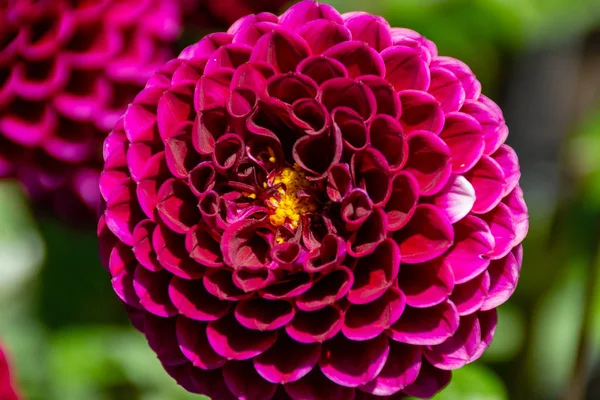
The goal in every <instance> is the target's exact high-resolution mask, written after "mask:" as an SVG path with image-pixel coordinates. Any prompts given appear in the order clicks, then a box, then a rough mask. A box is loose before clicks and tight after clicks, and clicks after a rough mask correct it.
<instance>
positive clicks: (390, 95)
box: [360, 75, 402, 118]
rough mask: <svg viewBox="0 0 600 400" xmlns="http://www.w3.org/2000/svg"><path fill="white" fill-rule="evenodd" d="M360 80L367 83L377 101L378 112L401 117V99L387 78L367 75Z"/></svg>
mask: <svg viewBox="0 0 600 400" xmlns="http://www.w3.org/2000/svg"><path fill="white" fill-rule="evenodd" d="M360 81H361V82H362V83H364V84H365V85H367V86H368V87H369V88H370V89H371V91H372V92H373V94H374V95H375V99H376V102H377V114H387V115H390V116H392V117H394V118H398V117H400V114H401V113H402V106H401V104H400V99H399V98H398V96H397V95H396V92H395V90H394V87H393V86H392V85H391V84H390V83H389V82H388V81H387V80H385V79H383V78H381V77H379V76H373V75H367V76H363V77H361V78H360Z"/></svg>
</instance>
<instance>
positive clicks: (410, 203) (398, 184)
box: [385, 171, 419, 231]
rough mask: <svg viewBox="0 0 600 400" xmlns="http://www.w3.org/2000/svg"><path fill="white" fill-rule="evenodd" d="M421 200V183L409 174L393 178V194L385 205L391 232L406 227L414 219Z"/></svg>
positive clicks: (400, 173)
mask: <svg viewBox="0 0 600 400" xmlns="http://www.w3.org/2000/svg"><path fill="white" fill-rule="evenodd" d="M418 200H419V183H418V182H417V180H416V179H415V178H414V177H413V176H412V174H410V173H408V172H404V171H401V172H398V173H397V174H396V175H395V176H394V177H393V178H392V193H391V195H390V198H389V199H388V201H387V203H386V204H385V212H386V214H387V217H388V224H389V230H390V231H397V230H399V229H401V228H402V227H404V226H405V225H406V224H407V223H408V221H409V220H410V219H411V218H412V216H413V214H414V212H415V210H416V208H417V202H418Z"/></svg>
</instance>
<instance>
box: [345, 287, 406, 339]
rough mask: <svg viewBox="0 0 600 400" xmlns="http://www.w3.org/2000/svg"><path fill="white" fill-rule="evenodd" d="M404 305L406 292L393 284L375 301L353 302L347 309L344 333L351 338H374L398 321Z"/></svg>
mask: <svg viewBox="0 0 600 400" xmlns="http://www.w3.org/2000/svg"><path fill="white" fill-rule="evenodd" d="M404 307H405V301H404V293H402V291H401V290H400V289H398V288H396V287H393V286H392V287H390V288H389V289H388V290H387V292H385V293H384V294H383V296H381V297H380V298H378V299H377V300H375V301H373V302H370V303H367V304H352V305H351V306H350V307H349V308H348V310H346V316H345V318H344V326H343V327H342V333H343V334H344V336H346V337H347V338H348V339H350V340H358V341H362V340H369V339H373V338H375V337H377V336H379V335H381V334H382V333H383V331H385V330H386V329H388V328H389V327H390V326H391V325H392V324H394V323H396V321H398V319H399V318H400V316H401V315H402V312H403V311H404Z"/></svg>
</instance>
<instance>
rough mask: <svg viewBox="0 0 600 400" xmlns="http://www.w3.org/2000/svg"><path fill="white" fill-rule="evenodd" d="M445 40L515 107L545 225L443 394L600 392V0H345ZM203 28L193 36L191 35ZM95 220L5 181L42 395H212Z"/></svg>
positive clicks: (2, 272) (12, 256)
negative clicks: (130, 316)
mask: <svg viewBox="0 0 600 400" xmlns="http://www.w3.org/2000/svg"><path fill="white" fill-rule="evenodd" d="M329 3H332V4H334V5H335V6H337V7H338V9H340V10H341V11H350V10H366V11H370V12H374V13H377V14H380V15H383V16H385V17H386V18H387V19H388V20H389V21H390V23H391V24H392V26H402V27H408V28H413V29H415V30H417V31H419V32H420V33H422V34H424V35H425V36H427V37H428V38H429V39H432V40H433V41H434V42H435V43H436V44H437V45H438V48H439V51H440V54H443V55H450V56H454V57H457V58H460V59H462V60H463V61H465V62H466V63H467V64H469V65H470V66H471V67H472V69H473V71H474V72H475V73H476V74H477V76H478V78H479V79H480V80H481V82H482V84H483V88H484V93H485V94H486V95H488V96H489V97H491V98H492V99H494V100H495V101H496V102H498V103H499V104H500V105H501V107H502V108H503V110H504V112H505V117H506V119H507V122H508V125H509V128H510V129H511V134H510V136H509V140H508V141H509V144H511V145H512V146H513V147H514V148H515V149H516V150H517V152H518V154H519V156H520V160H521V169H522V181H521V185H522V186H523V189H524V191H525V198H526V200H527V203H528V206H529V210H530V213H531V224H530V225H531V228H530V233H529V236H528V238H527V239H526V241H525V260H524V265H523V269H522V275H521V280H520V284H519V288H518V290H517V292H516V293H515V295H514V296H513V297H512V299H511V300H510V301H509V302H508V303H507V304H505V305H504V306H502V307H501V308H500V310H499V316H500V320H499V321H500V322H499V327H498V330H497V333H496V338H495V340H494V342H493V344H492V346H491V348H490V349H489V351H488V352H487V353H486V354H485V355H484V357H483V358H482V360H481V361H479V362H477V363H475V364H474V365H470V366H467V367H465V368H463V369H461V370H459V371H457V372H456V373H455V374H454V380H453V381H452V383H451V384H450V386H449V387H448V388H447V389H446V390H445V391H444V392H442V393H441V394H439V395H438V396H437V397H436V399H440V400H505V399H518V400H520V399H523V400H525V399H567V400H577V399H580V398H586V399H590V400H591V399H600V357H599V355H600V352H599V350H600V290H597V288H600V282H599V280H600V274H599V273H598V270H599V269H600V256H599V252H598V249H599V247H600V0H332V1H329ZM184 37H186V38H189V36H184ZM96 254H97V251H96V239H95V232H94V229H90V230H88V231H86V230H82V229H69V228H65V227H63V226H61V225H59V224H58V223H56V222H55V221H52V220H50V219H47V218H43V217H40V218H37V219H34V217H33V216H32V214H31V211H30V210H29V206H28V204H27V201H26V198H25V197H24V195H23V194H22V191H21V189H20V187H19V186H18V185H17V184H15V183H2V184H0V337H2V338H3V341H4V342H5V343H6V345H7V347H8V348H9V349H10V352H11V354H12V359H13V361H14V364H15V368H16V372H17V375H18V380H19V383H20V386H21V387H22V389H23V392H24V394H25V395H26V398H27V399H30V400H55V399H56V400H58V399H60V400H113V399H114V400H120V399H123V400H125V399H127V400H137V399H140V400H159V399H169V400H170V399H172V400H183V399H192V398H194V399H198V397H197V396H190V395H188V394H186V393H185V392H184V391H183V390H182V389H180V388H178V387H177V386H176V385H175V384H174V383H173V382H172V381H171V379H170V378H168V377H167V375H166V374H165V373H164V372H163V371H162V369H161V367H160V365H159V362H158V361H157V360H156V358H155V356H154V355H153V353H152V352H151V351H150V349H149V348H148V347H147V345H146V343H145V340H144V338H143V337H142V335H141V334H139V333H137V331H134V330H133V329H132V328H131V327H130V326H129V324H128V321H127V318H126V316H125V313H124V311H123V310H122V308H121V306H120V304H119V302H118V301H117V300H116V296H114V295H113V292H112V289H111V286H110V281H109V276H108V274H107V273H106V272H105V270H104V269H103V267H102V266H101V265H100V263H99V261H98V259H97V256H96Z"/></svg>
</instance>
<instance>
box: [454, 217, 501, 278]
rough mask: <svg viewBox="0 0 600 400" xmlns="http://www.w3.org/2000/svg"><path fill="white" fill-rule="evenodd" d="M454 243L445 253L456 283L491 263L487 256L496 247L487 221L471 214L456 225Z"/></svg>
mask: <svg viewBox="0 0 600 400" xmlns="http://www.w3.org/2000/svg"><path fill="white" fill-rule="evenodd" d="M454 235H455V240H454V245H453V246H452V248H451V249H450V251H448V253H447V254H446V255H445V259H446V261H447V262H448V264H450V268H452V272H453V273H454V281H455V282H456V283H464V282H467V281H469V280H471V279H472V278H474V277H475V276H477V275H479V274H480V273H481V272H482V271H484V270H485V269H486V268H487V266H488V265H489V264H490V259H489V258H488V257H487V256H486V255H487V254H489V253H490V252H491V251H492V250H493V249H494V236H492V232H491V231H490V228H489V227H488V226H487V224H486V223H485V222H483V221H482V220H481V219H479V218H477V217H473V216H471V215H469V216H467V217H466V218H464V219H463V220H461V221H459V222H458V223H456V224H455V225H454Z"/></svg>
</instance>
